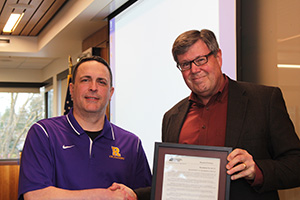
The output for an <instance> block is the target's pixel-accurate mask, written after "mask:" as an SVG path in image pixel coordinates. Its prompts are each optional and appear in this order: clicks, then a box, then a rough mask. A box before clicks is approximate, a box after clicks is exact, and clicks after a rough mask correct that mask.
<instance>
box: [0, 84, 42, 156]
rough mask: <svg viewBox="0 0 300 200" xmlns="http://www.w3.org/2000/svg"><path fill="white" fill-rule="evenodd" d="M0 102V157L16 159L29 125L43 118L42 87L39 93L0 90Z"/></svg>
mask: <svg viewBox="0 0 300 200" xmlns="http://www.w3.org/2000/svg"><path fill="white" fill-rule="evenodd" d="M0 102H1V104H0V159H16V158H19V155H20V152H21V151H22V149H23V145H24V141H25V138H26V135H27V132H28V130H29V128H30V127H31V125H32V124H33V123H34V122H36V121H38V120H40V119H42V118H45V103H44V88H41V89H40V93H33V92H0Z"/></svg>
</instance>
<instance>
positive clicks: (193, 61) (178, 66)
mask: <svg viewBox="0 0 300 200" xmlns="http://www.w3.org/2000/svg"><path fill="white" fill-rule="evenodd" d="M213 54H214V52H213V51H211V52H209V53H208V54H206V55H203V56H199V57H197V58H195V59H194V60H191V61H189V62H187V63H189V68H188V69H182V68H181V67H180V64H179V63H177V65H176V67H177V68H178V69H179V70H180V71H181V72H183V71H186V70H190V69H191V68H192V63H194V64H195V65H196V66H198V67H199V66H201V65H205V64H206V63H207V62H208V57H209V56H211V55H213ZM199 58H206V62H205V63H203V64H201V65H198V64H196V63H195V60H197V59H199Z"/></svg>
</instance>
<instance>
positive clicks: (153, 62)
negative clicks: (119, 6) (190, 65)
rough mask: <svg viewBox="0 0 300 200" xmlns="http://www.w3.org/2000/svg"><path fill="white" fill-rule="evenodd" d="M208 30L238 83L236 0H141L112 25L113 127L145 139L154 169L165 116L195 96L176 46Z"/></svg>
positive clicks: (115, 19)
mask: <svg viewBox="0 0 300 200" xmlns="http://www.w3.org/2000/svg"><path fill="white" fill-rule="evenodd" d="M222 1H223V2H222ZM204 28H205V29H210V30H212V31H213V32H214V33H215V35H216V37H217V39H218V41H219V44H220V48H221V49H222V53H223V66H222V69H223V72H224V73H226V74H227V75H228V76H229V77H231V78H233V79H236V66H235V65H236V64H235V63H236V42H235V41H236V39H235V0H226V2H225V1H224V0H210V1H207V0H185V1H182V0H140V1H137V2H136V3H134V4H133V5H131V6H130V7H129V8H128V9H126V10H125V11H123V12H122V13H121V14H119V15H117V16H116V17H115V18H113V19H111V20H110V64H111V67H112V71H113V76H114V77H113V78H114V87H115V93H114V95H113V98H112V101H111V121H112V122H113V123H115V124H116V125H118V126H120V127H122V128H124V129H126V130H128V131H131V132H133V133H134V134H136V135H138V136H139V137H140V138H141V140H142V143H143V146H144V149H145V152H146V155H147V157H148V161H149V164H150V166H151V167H152V163H153V153H154V142H155V141H158V142H160V141H161V125H162V118H163V115H164V113H165V112H166V111H167V110H169V109H170V108H171V107H172V106H174V105H175V104H176V103H177V102H178V101H180V100H181V99H183V98H185V97H187V96H188V95H189V94H190V90H189V89H188V88H187V86H186V84H185V83H184V81H183V78H182V76H181V72H180V71H179V70H178V69H177V68H176V63H175V62H174V60H173V58H172V53H171V48H172V45H173V42H174V40H175V39H176V38H177V36H178V35H180V34H181V33H183V32H185V31H187V30H191V29H197V30H201V29H204Z"/></svg>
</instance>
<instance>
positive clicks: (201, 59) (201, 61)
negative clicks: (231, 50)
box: [195, 58, 206, 64]
mask: <svg viewBox="0 0 300 200" xmlns="http://www.w3.org/2000/svg"><path fill="white" fill-rule="evenodd" d="M205 61H206V59H205V58H198V59H196V60H195V62H196V63H200V64H201V63H204V62H205Z"/></svg>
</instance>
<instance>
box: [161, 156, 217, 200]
mask: <svg viewBox="0 0 300 200" xmlns="http://www.w3.org/2000/svg"><path fill="white" fill-rule="evenodd" d="M219 175H220V159H219V158H207V157H197V156H182V155H172V154H166V155H165V161H164V172H163V187H162V200H218V192H219Z"/></svg>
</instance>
